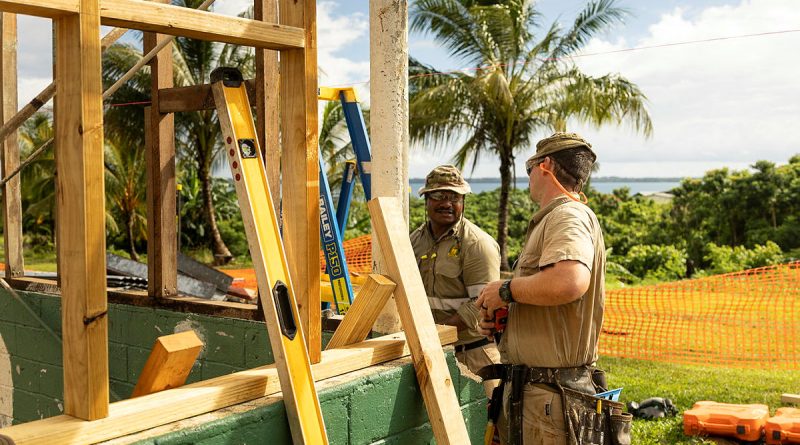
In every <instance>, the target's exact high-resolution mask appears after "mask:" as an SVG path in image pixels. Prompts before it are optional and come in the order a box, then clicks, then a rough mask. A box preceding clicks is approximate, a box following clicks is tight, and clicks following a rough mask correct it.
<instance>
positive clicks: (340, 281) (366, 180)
mask: <svg viewBox="0 0 800 445" xmlns="http://www.w3.org/2000/svg"><path fill="white" fill-rule="evenodd" d="M318 96H319V99H320V100H328V101H331V100H337V99H338V100H341V103H342V111H343V112H344V118H345V123H346V124H347V131H348V133H350V140H351V142H352V145H353V150H354V151H355V153H356V160H357V162H353V161H347V163H346V164H345V171H344V177H343V178H342V188H341V189H340V192H339V203H338V206H337V208H336V213H335V218H334V217H333V214H334V212H333V198H332V196H331V190H330V184H329V183H328V178H327V175H326V174H325V166H324V164H323V162H322V158H321V157H320V161H319V183H320V187H319V190H320V204H319V205H320V238H321V240H322V248H323V253H324V255H325V265H326V271H327V272H328V275H329V276H330V281H331V289H332V291H333V300H334V304H335V305H336V311H337V312H338V313H339V314H344V313H345V312H346V311H347V309H349V308H350V305H351V304H352V303H353V296H354V295H353V286H352V283H351V282H350V272H349V270H348V268H347V260H346V258H345V256H344V248H343V245H342V243H343V241H344V231H345V228H346V227H347V217H348V214H349V212H350V202H351V201H352V197H353V188H354V185H355V184H354V182H355V181H354V180H355V174H354V173H355V171H356V170H357V171H358V174H359V177H360V179H361V186H362V187H363V189H364V195H365V197H366V198H367V201H369V199H370V198H371V197H372V188H371V164H372V154H371V152H370V145H369V137H368V136H367V127H366V125H365V123H364V116H363V114H362V112H361V105H360V104H359V103H358V98H357V96H356V92H355V90H354V89H353V88H352V87H348V88H327V87H320V88H319V95H318ZM326 305H327V303H324V304H323V306H326Z"/></svg>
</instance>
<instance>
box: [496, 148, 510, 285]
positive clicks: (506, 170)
mask: <svg viewBox="0 0 800 445" xmlns="http://www.w3.org/2000/svg"><path fill="white" fill-rule="evenodd" d="M507 153H508V151H506V150H500V205H499V206H498V209H497V244H499V245H500V270H501V271H504V272H507V271H508V270H510V268H509V267H508V197H509V193H510V191H511V167H512V161H511V157H510V156H509V155H508V154H507Z"/></svg>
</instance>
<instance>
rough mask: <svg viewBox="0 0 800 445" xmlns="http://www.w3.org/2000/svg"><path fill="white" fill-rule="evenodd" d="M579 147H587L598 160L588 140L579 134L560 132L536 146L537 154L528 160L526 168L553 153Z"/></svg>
mask: <svg viewBox="0 0 800 445" xmlns="http://www.w3.org/2000/svg"><path fill="white" fill-rule="evenodd" d="M577 147H585V148H586V149H587V150H589V152H591V153H592V155H593V156H594V157H595V159H597V155H596V154H595V152H594V151H592V144H590V143H588V142H586V139H584V138H582V137H581V136H580V135H579V134H578V133H564V132H558V133H554V134H553V135H552V136H550V137H549V138H545V139H542V140H541V141H539V143H537V144H536V153H534V155H533V156H531V157H530V158H528V160H527V161H526V162H525V166H526V167H529V166H530V165H532V164H534V163H535V162H536V161H541V160H542V159H544V158H546V157H547V156H550V155H551V154H553V153H558V152H559V151H563V150H567V149H570V148H577Z"/></svg>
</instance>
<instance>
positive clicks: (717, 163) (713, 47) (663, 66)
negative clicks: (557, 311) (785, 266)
mask: <svg viewBox="0 0 800 445" xmlns="http://www.w3.org/2000/svg"><path fill="white" fill-rule="evenodd" d="M411 1H412V2H413V0H411ZM247 3H248V2H247V1H246V0H217V9H216V10H217V12H220V13H225V14H235V13H238V12H239V11H241V10H242V9H243V8H244V7H245V6H246V4H247ZM368 4H369V2H368V1H367V0H321V1H319V2H318V22H317V23H318V33H319V38H318V41H319V66H320V69H321V70H322V74H321V78H320V84H321V85H342V84H353V85H355V86H356V87H357V88H358V89H359V90H360V92H361V93H362V94H361V96H362V97H363V98H364V99H365V100H366V101H368V100H369V85H368V81H369V16H368ZM584 4H585V2H584V1H577V0H541V1H539V2H537V9H538V10H539V11H540V12H541V13H542V14H543V19H542V23H543V24H544V25H549V24H550V23H551V22H553V21H555V20H559V21H560V22H561V23H563V24H564V26H568V24H569V23H570V22H571V21H572V19H573V18H574V16H575V14H576V13H577V12H578V11H579V10H580V9H581V8H582V7H583V5H584ZM618 4H619V5H620V6H622V7H625V8H627V9H628V10H629V11H630V12H631V16H630V17H629V18H628V20H627V21H626V23H625V24H624V25H621V26H617V27H615V28H612V29H610V30H609V31H608V32H607V33H605V34H604V35H601V36H598V38H596V39H594V40H593V41H592V42H590V43H589V45H588V46H587V48H586V50H585V53H587V54H594V53H603V54H600V55H594V56H589V57H582V58H578V59H576V63H577V64H578V66H580V67H581V68H582V69H583V70H585V71H586V72H588V73H590V74H594V75H604V74H607V73H619V74H621V75H623V76H625V77H627V78H628V79H630V80H632V81H634V82H636V83H637V84H638V85H639V86H640V87H641V89H642V90H643V92H644V93H645V94H646V95H647V97H648V99H649V102H648V110H649V111H650V114H651V117H652V119H653V122H654V128H655V131H654V135H653V137H651V138H649V139H645V138H644V137H642V136H641V135H638V134H635V133H634V132H633V131H632V130H631V129H630V128H628V127H627V126H624V125H623V126H622V127H617V126H609V127H604V128H602V129H595V128H591V127H587V126H585V125H582V124H581V123H579V122H570V123H569V124H568V128H569V130H571V131H578V132H580V133H581V134H583V135H584V136H585V137H586V138H587V139H589V140H590V141H591V142H592V143H593V145H594V148H595V149H596V151H597V152H598V155H599V161H600V166H601V167H600V172H599V174H600V175H604V176H608V175H617V176H633V177H641V176H661V177H672V176H698V175H701V174H702V173H703V172H704V171H706V170H707V169H710V168H718V167H723V166H728V167H732V168H737V169H740V168H746V167H747V166H748V165H750V164H752V163H754V162H755V161H756V160H759V159H768V160H771V161H773V162H777V163H785V162H786V160H787V159H788V158H789V157H790V156H792V155H794V154H797V153H800V125H798V116H800V82H799V81H798V80H797V78H798V73H800V51H798V49H797V48H800V32H796V31H800V7H799V6H800V3H798V0H661V1H656V0H619V1H618ZM20 29H21V30H22V31H21V33H20V34H21V38H20V82H21V86H20V90H21V91H20V101H21V102H20V103H24V102H23V101H25V102H26V101H27V100H29V99H30V98H31V97H33V95H34V94H36V92H38V91H39V90H40V89H41V88H42V87H44V86H45V85H46V84H47V83H49V81H50V79H51V72H50V65H51V62H50V54H51V49H50V33H49V23H48V22H47V21H45V20H40V19H32V18H21V20H20ZM776 31H795V32H785V33H781V34H772V35H765V36H759V37H750V38H737V39H728V40H721V41H714V42H706V43H696V44H691V45H680V46H670V47H664V48H653V49H646V50H639V51H628V52H621V53H609V52H610V51H617V50H621V49H626V48H637V47H643V46H653V45H663V44H669V43H675V42H686V41H696V40H706V39H713V38H720V37H733V36H741V35H747V34H757V33H768V32H776ZM409 48H410V53H411V55H412V56H414V57H416V58H418V59H420V60H422V61H423V62H426V63H429V64H432V65H433V66H435V67H436V68H437V69H439V70H441V71H449V70H454V69H460V68H467V66H465V65H464V64H463V63H460V62H459V61H458V60H453V59H452V58H450V57H448V55H447V53H446V52H445V51H443V50H442V49H440V48H439V47H438V45H437V44H436V42H434V41H433V40H432V39H431V37H430V36H426V35H417V34H412V35H411V36H410V37H409ZM545 136H547V135H546V134H541V135H537V138H538V137H545ZM433 148H434V147H420V146H412V148H411V153H410V167H409V170H410V176H412V177H421V176H424V175H425V173H427V170H428V169H429V168H430V166H431V165H435V164H439V163H444V162H447V161H449V159H450V156H451V155H452V153H453V152H454V151H455V149H454V147H438V148H437V149H436V150H434V149H433ZM525 157H526V154H523V155H521V156H519V160H520V162H524V159H525ZM497 168H498V163H497V162H496V161H495V160H493V159H488V158H486V159H481V160H480V162H479V165H478V166H476V168H475V170H474V172H473V173H472V174H473V175H474V176H475V177H489V176H492V177H494V176H498V173H497Z"/></svg>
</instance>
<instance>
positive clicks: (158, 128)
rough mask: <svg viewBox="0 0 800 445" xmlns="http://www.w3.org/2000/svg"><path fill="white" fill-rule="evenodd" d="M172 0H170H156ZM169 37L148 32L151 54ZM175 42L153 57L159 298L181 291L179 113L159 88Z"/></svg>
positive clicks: (150, 202)
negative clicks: (164, 102) (163, 107)
mask: <svg viewBox="0 0 800 445" xmlns="http://www.w3.org/2000/svg"><path fill="white" fill-rule="evenodd" d="M154 1H156V2H159V1H160V2H162V3H168V2H169V0H154ZM168 38H169V37H167V36H164V35H159V34H154V33H149V32H148V33H144V42H143V52H144V53H145V54H147V53H148V52H150V51H151V50H152V49H153V48H155V47H156V45H158V44H159V42H161V41H163V40H166V39H168ZM172 46H173V45H172V43H169V44H167V46H165V47H164V49H162V50H161V51H159V52H158V54H157V55H156V56H155V57H153V58H152V59H151V60H150V73H151V83H150V97H151V101H152V102H151V105H150V112H149V113H147V114H146V115H145V119H146V120H147V124H146V128H149V133H150V134H149V135H148V138H147V144H146V150H147V154H146V157H147V264H148V267H147V291H148V292H149V293H150V295H151V296H153V297H155V298H166V297H173V296H175V295H177V294H178V259H177V258H178V230H177V224H176V220H175V215H176V211H177V209H176V199H177V196H176V180H175V115H173V114H165V113H161V112H159V111H158V110H159V109H160V107H159V91H160V90H161V89H163V88H171V87H172V85H173V83H172V82H173V81H172V72H173V66H172Z"/></svg>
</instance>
